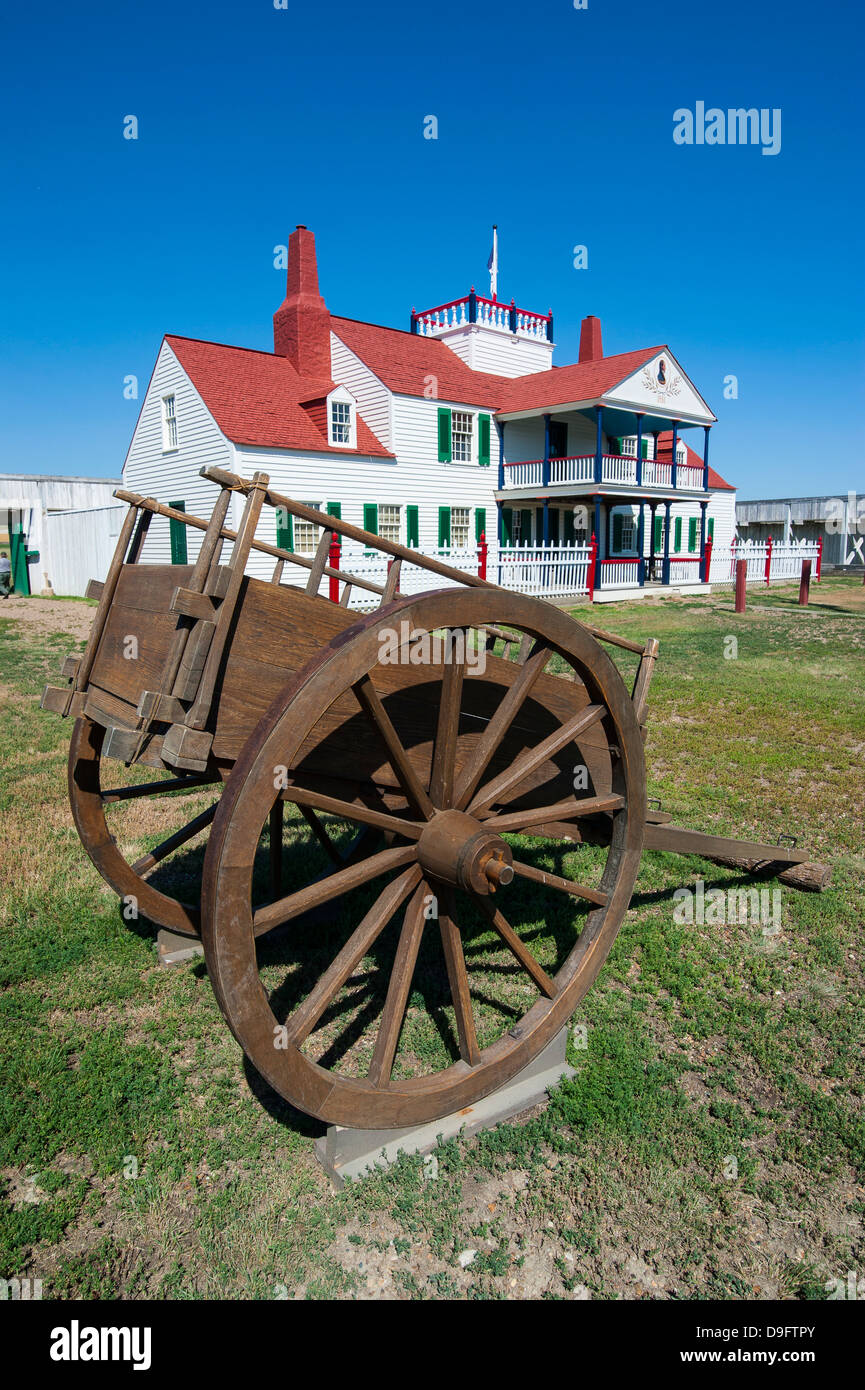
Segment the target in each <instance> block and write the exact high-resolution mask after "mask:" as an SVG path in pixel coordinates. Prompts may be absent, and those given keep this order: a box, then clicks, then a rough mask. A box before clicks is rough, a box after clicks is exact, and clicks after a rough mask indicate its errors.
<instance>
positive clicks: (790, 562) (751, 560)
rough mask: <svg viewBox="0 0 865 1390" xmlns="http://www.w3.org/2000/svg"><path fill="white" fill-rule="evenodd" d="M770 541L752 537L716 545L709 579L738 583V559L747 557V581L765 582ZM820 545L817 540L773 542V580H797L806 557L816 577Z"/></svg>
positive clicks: (710, 581)
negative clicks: (785, 542) (759, 542)
mask: <svg viewBox="0 0 865 1390" xmlns="http://www.w3.org/2000/svg"><path fill="white" fill-rule="evenodd" d="M768 549H769V547H768V545H766V544H762V545H761V544H757V543H755V542H752V541H739V542H738V543H737V544H735V545H726V546H714V547H713V549H712V563H711V567H710V570H709V583H710V584H713V585H723V584H735V582H736V561H737V560H744V561H745V562H746V565H747V570H746V574H747V582H748V583H749V584H765V582H766V555H767V553H768ZM817 554H818V546H817V542H816V541H805V540H802V541H794V542H793V544H792V545H773V546H772V561H771V565H770V569H769V581H770V583H771V582H774V583H778V582H779V581H783V580H787V581H788V582H789V581H790V580H796V579H799V578H800V577H801V574H802V562H803V560H810V561H811V562H812V563H811V571H812V576H813V577H814V578H816V564H817Z"/></svg>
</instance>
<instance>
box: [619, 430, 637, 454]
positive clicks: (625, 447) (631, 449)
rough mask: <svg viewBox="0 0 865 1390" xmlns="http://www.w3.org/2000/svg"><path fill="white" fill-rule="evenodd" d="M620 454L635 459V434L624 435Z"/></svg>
mask: <svg viewBox="0 0 865 1390" xmlns="http://www.w3.org/2000/svg"><path fill="white" fill-rule="evenodd" d="M622 453H623V454H628V455H630V457H631V458H636V456H637V436H636V435H635V434H627V435H625V438H624V439H623V440H622Z"/></svg>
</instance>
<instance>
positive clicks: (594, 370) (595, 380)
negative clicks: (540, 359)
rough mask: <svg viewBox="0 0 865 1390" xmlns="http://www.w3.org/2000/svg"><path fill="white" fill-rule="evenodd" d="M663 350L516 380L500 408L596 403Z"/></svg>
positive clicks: (501, 399) (502, 395) (643, 350)
mask: <svg viewBox="0 0 865 1390" xmlns="http://www.w3.org/2000/svg"><path fill="white" fill-rule="evenodd" d="M663 351H665V349H664V347H663V345H662V346H661V347H653V348H639V349H638V350H637V351H636V352H619V353H617V354H616V355H615V356H613V357H602V358H600V359H599V361H597V362H572V363H571V364H570V365H569V366H567V367H551V368H550V370H549V371H548V372H531V373H530V374H529V375H528V376H520V377H516V378H515V379H514V380H513V381H508V383H507V389H506V390H505V391H504V392H500V393H499V400H498V406H497V409H498V410H500V411H502V412H507V411H509V410H533V409H540V407H541V406H555V405H568V404H569V403H570V402H571V401H592V400H597V398H598V397H599V396H603V394H604V392H605V391H611V390H612V389H613V387H614V386H618V384H619V382H620V381H624V380H625V377H628V376H630V375H631V373H632V372H636V371H637V370H638V369H639V368H640V367H642V366H643V365H644V364H645V363H646V362H650V361H651V360H652V358H653V357H654V356H655V355H656V354H657V353H659V352H663ZM666 351H669V349H666Z"/></svg>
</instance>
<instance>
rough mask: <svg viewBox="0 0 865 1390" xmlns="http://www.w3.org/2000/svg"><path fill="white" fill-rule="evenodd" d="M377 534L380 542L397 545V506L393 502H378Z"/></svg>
mask: <svg viewBox="0 0 865 1390" xmlns="http://www.w3.org/2000/svg"><path fill="white" fill-rule="evenodd" d="M378 534H379V535H380V536H381V538H382V540H385V541H391V542H393V543H394V544H395V545H399V543H400V541H399V506H398V504H397V503H395V502H379V504H378Z"/></svg>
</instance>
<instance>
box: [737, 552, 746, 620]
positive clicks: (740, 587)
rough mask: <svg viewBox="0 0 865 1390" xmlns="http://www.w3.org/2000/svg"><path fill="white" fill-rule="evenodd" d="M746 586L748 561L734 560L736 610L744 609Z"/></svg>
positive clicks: (741, 611)
mask: <svg viewBox="0 0 865 1390" xmlns="http://www.w3.org/2000/svg"><path fill="white" fill-rule="evenodd" d="M747 587H748V561H747V560H737V561H736V612H737V613H744V611H745V591H746V590H747Z"/></svg>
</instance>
